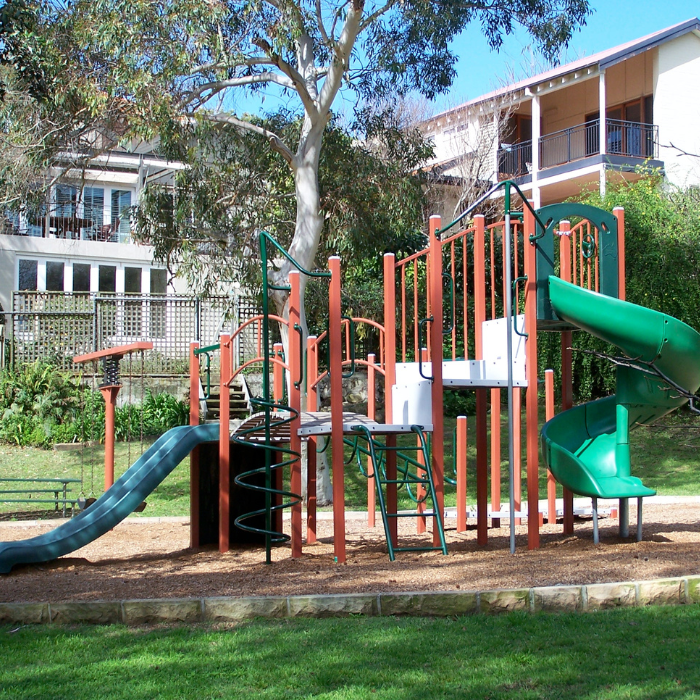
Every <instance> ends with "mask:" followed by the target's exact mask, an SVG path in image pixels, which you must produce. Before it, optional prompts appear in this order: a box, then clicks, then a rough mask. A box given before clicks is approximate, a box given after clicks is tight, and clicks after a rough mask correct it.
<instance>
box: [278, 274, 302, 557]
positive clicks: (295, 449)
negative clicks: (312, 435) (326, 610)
mask: <svg viewBox="0 0 700 700" xmlns="http://www.w3.org/2000/svg"><path fill="white" fill-rule="evenodd" d="M289 285H290V287H291V291H290V293H289V336H288V337H289V407H290V409H291V414H292V420H291V422H290V424H289V434H290V437H289V449H290V450H291V452H292V458H293V461H292V463H291V465H290V467H289V487H290V488H289V490H290V491H291V492H292V493H293V494H296V495H298V496H299V501H298V503H295V504H294V505H293V506H292V508H291V511H292V513H291V518H292V557H293V558H296V557H300V556H301V438H300V437H299V428H300V427H301V382H302V380H303V374H304V369H303V367H302V361H303V357H302V356H303V345H302V343H303V339H304V336H303V333H302V329H301V322H300V321H301V298H300V279H299V271H298V270H291V271H290V273H289ZM278 472H281V470H278ZM281 478H282V476H281V473H280V480H281ZM295 500H296V499H295Z"/></svg>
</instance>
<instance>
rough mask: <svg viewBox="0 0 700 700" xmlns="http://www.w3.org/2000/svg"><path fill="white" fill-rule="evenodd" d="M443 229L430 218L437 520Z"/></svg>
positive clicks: (441, 492) (440, 503) (438, 503)
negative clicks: (440, 232)
mask: <svg viewBox="0 0 700 700" xmlns="http://www.w3.org/2000/svg"><path fill="white" fill-rule="evenodd" d="M439 228H440V217H439V216H431V217H430V234H429V235H430V291H429V294H428V299H429V300H430V309H431V315H432V318H433V322H432V323H431V324H430V357H431V359H432V365H431V366H432V376H433V382H432V387H431V398H432V402H433V443H432V448H433V449H432V469H433V483H434V484H435V493H434V494H433V498H434V505H435V512H436V515H435V516H434V517H435V518H437V517H438V515H437V514H438V513H439V514H440V516H442V515H443V514H444V512H445V436H444V415H443V386H442V243H441V241H440V239H439V238H438V237H437V235H436V232H437V231H438V229H439ZM433 546H435V547H439V546H440V531H439V528H438V527H437V525H436V524H435V523H434V524H433Z"/></svg>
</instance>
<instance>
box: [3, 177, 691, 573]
mask: <svg viewBox="0 0 700 700" xmlns="http://www.w3.org/2000/svg"><path fill="white" fill-rule="evenodd" d="M498 187H504V188H505V211H506V215H505V217H504V220H503V221H501V222H497V223H493V224H487V223H486V221H485V219H484V217H483V216H481V215H475V216H473V218H472V219H471V223H470V225H468V226H467V227H464V228H459V227H458V225H459V224H461V223H462V221H465V220H467V217H468V216H470V215H471V213H472V211H473V210H474V208H475V207H476V206H478V204H479V203H480V202H477V203H475V205H474V206H472V207H470V209H469V210H467V211H466V212H465V213H464V214H463V215H462V216H461V217H460V218H459V219H457V220H456V221H454V222H452V223H451V224H449V225H448V226H446V227H444V228H441V221H440V219H439V217H431V220H430V231H429V240H430V245H429V247H428V248H427V249H426V250H423V251H420V252H418V253H415V254H413V255H411V256H408V257H407V258H405V259H403V260H398V261H397V260H396V259H395V256H394V255H393V254H387V255H385V256H384V319H383V323H379V322H378V321H376V320H372V319H364V318H347V317H344V316H343V315H342V308H341V277H340V259H339V258H337V257H332V258H330V260H329V270H328V271H327V272H311V271H308V270H304V269H303V268H301V267H300V266H299V265H298V264H297V263H296V261H294V260H293V259H292V258H290V257H289V256H288V255H287V253H286V252H285V251H284V250H283V249H282V248H280V247H279V246H278V245H277V244H276V243H275V242H274V241H273V239H272V238H270V237H269V236H268V235H267V234H264V233H263V234H261V237H260V241H261V253H262V262H263V313H262V314H261V315H260V316H256V317H253V318H250V319H248V320H247V321H246V322H245V324H243V325H242V326H240V327H239V328H238V329H236V330H234V331H233V333H231V334H228V333H226V334H222V335H221V338H220V343H219V344H217V345H213V346H209V347H205V348H199V347H198V344H197V343H192V345H191V349H190V396H192V397H195V396H200V385H203V384H205V382H203V381H202V379H201V367H200V360H201V357H202V356H203V355H204V356H205V357H206V359H207V362H206V365H205V373H206V372H207V371H208V370H209V368H210V367H211V362H210V361H211V356H212V355H215V354H218V365H219V374H220V378H219V388H220V418H219V421H218V424H211V423H210V424H205V425H200V413H199V411H200V406H199V402H198V401H196V400H192V401H191V402H190V423H191V425H190V426H189V427H183V428H177V429H175V430H174V431H170V432H169V433H166V434H165V435H164V436H162V437H161V438H160V439H159V440H158V441H157V442H156V443H155V444H154V445H153V446H152V447H151V448H149V450H147V451H146V452H145V453H144V454H143V455H142V457H141V458H140V459H139V460H138V461H137V462H136V463H135V464H134V465H133V466H132V467H131V468H130V469H129V470H128V471H127V472H126V473H125V474H124V475H123V476H122V477H121V478H120V479H119V480H118V481H117V482H116V483H115V484H114V486H113V487H112V488H111V489H108V490H107V492H106V493H105V494H104V495H103V496H102V497H101V498H100V499H98V501H97V502H96V503H95V504H94V505H93V506H92V507H91V508H90V509H88V510H87V511H85V512H82V513H80V514H79V515H78V516H76V517H75V518H74V519H73V520H72V521H71V522H69V523H67V524H65V525H63V526H61V527H59V528H57V530H55V531H53V532H52V533H49V534H48V535H42V536H40V537H39V538H34V539H33V540H27V541H24V542H19V543H18V542H15V543H6V544H4V545H0V572H7V571H9V570H10V568H11V567H12V566H13V565H14V564H15V563H19V562H28V561H45V560H47V559H48V558H54V557H56V556H60V555H61V554H65V553H67V552H70V551H73V550H74V549H75V548H76V547H78V546H82V544H85V542H86V541H90V539H94V538H95V537H97V536H99V535H100V534H103V533H104V532H106V531H107V530H108V529H109V528H111V527H113V526H114V525H115V524H116V522H118V521H119V520H121V519H122V518H123V517H126V515H128V513H129V512H131V511H130V510H129V509H132V510H133V508H134V507H135V506H136V505H137V504H138V503H140V502H141V500H142V499H143V498H145V496H146V495H147V493H149V492H150V490H152V489H153V488H155V486H156V485H157V484H158V483H160V481H162V479H163V478H165V476H167V474H168V473H170V471H172V469H174V467H175V466H176V465H177V464H178V463H179V461H180V460H181V459H182V458H183V457H185V456H186V455H187V454H191V481H190V484H191V497H190V503H191V518H190V528H191V530H190V538H191V544H192V546H194V547H198V546H201V545H203V544H208V543H216V544H218V547H219V550H220V551H222V552H224V551H227V550H228V549H229V548H230V546H231V544H232V543H233V542H235V541H241V540H240V539H239V538H238V535H239V534H240V533H241V532H244V533H248V534H249V535H250V536H251V537H253V539H256V540H257V541H258V542H260V543H263V542H264V544H265V548H266V557H267V561H268V562H269V561H271V556H270V551H271V547H272V546H273V545H274V544H276V543H279V542H283V541H287V540H289V541H290V543H291V555H292V557H299V556H301V555H302V550H303V542H304V539H305V540H306V543H307V544H310V543H313V542H314V541H315V539H316V515H317V514H316V499H315V481H316V458H317V454H318V452H319V451H324V450H325V449H327V448H328V447H330V453H331V463H332V477H333V501H334V503H333V529H334V556H335V560H336V561H337V562H338V563H342V562H344V561H345V560H346V539H345V501H344V496H345V491H344V488H345V477H344V475H345V469H346V466H347V465H346V457H345V451H346V447H347V448H348V449H349V450H350V451H351V452H352V455H353V457H352V458H354V459H355V460H356V461H357V463H358V465H359V467H360V469H361V471H362V472H363V473H364V474H365V475H366V476H367V480H368V524H369V525H370V526H373V525H374V514H375V509H376V506H377V504H378V505H379V509H380V513H381V516H382V521H383V525H384V529H385V534H386V538H387V545H388V550H389V556H390V558H392V559H393V558H394V556H395V554H396V553H397V552H400V551H402V550H403V549H409V550H415V549H419V550H437V551H442V552H443V553H446V544H445V537H444V526H443V518H444V513H445V502H444V494H445V487H446V484H453V485H455V486H456V491H457V507H456V515H457V530H458V531H464V530H466V528H467V519H468V517H475V518H476V524H477V541H478V543H479V544H481V545H484V544H486V543H487V541H488V521H489V519H491V520H492V521H493V524H494V525H499V524H500V521H501V520H502V519H506V518H507V519H508V520H509V521H510V525H511V528H510V529H511V550H514V542H515V540H514V530H515V528H514V526H515V525H516V524H519V523H520V521H522V520H526V521H527V540H528V547H529V548H530V549H534V548H537V547H538V546H539V530H540V526H541V525H542V523H543V521H544V517H546V518H547V521H548V523H555V522H556V521H557V518H558V517H559V516H562V517H563V528H564V532H566V533H571V532H572V531H573V522H574V510H573V494H574V493H577V494H579V495H584V496H589V497H591V498H592V499H593V515H594V537H595V539H596V540H597V499H598V498H614V499H620V504H619V509H618V515H619V518H620V534H621V535H622V536H627V535H628V530H629V525H628V505H627V504H628V499H629V498H638V499H639V504H640V506H639V511H638V512H639V517H638V528H637V535H638V538H639V537H641V499H642V498H643V497H644V496H647V495H652V494H653V493H654V492H653V491H652V490H651V489H648V488H646V487H645V486H644V485H643V484H642V483H641V481H640V480H639V479H636V478H634V477H632V476H631V473H630V460H629V441H628V437H629V430H630V429H631V428H633V427H634V426H635V425H637V424H644V423H649V422H651V421H652V420H655V419H656V418H658V417H660V416H661V415H664V414H665V413H668V412H669V411H671V410H673V409H674V408H677V407H678V406H680V405H682V404H683V403H684V402H685V399H684V398H683V397H682V396H680V395H678V394H677V393H674V391H673V388H672V387H673V384H674V383H675V385H676V386H677V387H682V388H683V389H684V390H685V391H687V392H690V393H693V392H695V391H696V390H697V388H698V386H700V365H699V364H698V363H697V361H696V358H697V355H698V351H700V335H698V334H697V333H696V332H695V331H694V330H693V329H691V328H689V327H688V326H686V325H685V324H683V323H681V322H679V321H676V320H675V319H670V318H669V317H667V316H665V315H663V314H660V313H657V312H654V311H650V310H648V309H642V308H641V307H638V306H635V305H633V304H629V303H627V302H625V301H624V298H625V284H624V280H625V267H624V212H623V211H622V210H621V209H616V210H615V212H614V214H613V215H611V214H609V213H608V212H605V211H602V210H599V209H595V208H593V207H590V206H586V205H580V204H558V205H553V206H549V207H543V208H541V209H539V210H537V211H534V210H533V209H532V207H531V206H530V204H529V203H528V202H527V201H524V207H523V210H522V211H511V188H513V189H515V190H517V185H515V183H511V182H508V181H506V182H504V183H500V184H499V186H498ZM491 194H493V193H492V192H490V193H487V195H486V196H490V195H491ZM572 221H573V222H574V223H573V225H572V224H571V222H572ZM453 229H457V230H455V231H454V232H451V231H452V230H453ZM269 246H273V247H274V248H276V252H277V253H279V254H281V255H283V256H285V257H286V258H287V259H288V261H289V262H290V263H291V265H292V266H293V267H294V269H293V270H292V271H291V272H290V274H289V286H288V287H280V286H277V287H275V286H273V285H271V284H270V283H269V281H268V277H267V274H266V271H267V265H268V247H269ZM301 275H307V276H308V277H310V278H316V279H317V280H319V281H320V282H322V283H324V284H328V300H329V307H328V328H327V330H325V331H323V332H321V333H319V334H318V335H316V336H314V335H312V336H309V337H308V338H306V340H305V341H304V336H303V333H302V330H301V323H300V321H301V318H300V313H301V312H300V310H301V300H300V288H301V284H300V276H301ZM271 292H275V293H278V294H280V293H281V294H285V295H288V302H287V308H288V317H287V318H282V317H279V316H276V315H274V314H271V313H270V312H269V298H270V293H271ZM445 297H447V299H448V301H447V303H445ZM629 319H631V320H629ZM271 324H279V325H280V326H284V327H285V330H286V335H287V339H288V343H287V352H286V353H285V352H284V351H283V350H282V348H281V346H280V345H275V347H274V348H272V352H270V349H271V335H270V332H271ZM359 324H365V325H366V326H367V327H371V328H372V329H373V331H374V332H375V333H377V336H378V347H379V352H378V355H374V354H370V355H369V356H368V357H367V358H366V359H364V358H356V357H355V351H354V345H355V343H354V340H355V335H356V331H355V329H356V327H357V326H358V325H359ZM251 325H256V326H257V330H256V334H255V335H256V337H257V338H258V339H259V343H258V355H257V357H255V358H252V359H250V360H249V361H247V362H246V363H245V364H243V365H240V366H237V367H234V365H233V354H232V349H233V347H234V346H235V340H236V336H237V335H238V334H240V333H241V332H243V331H244V329H246V328H248V327H249V326H251ZM576 328H582V329H583V330H586V331H588V332H590V333H593V334H594V335H597V336H599V337H601V338H603V339H605V340H608V341H609V342H611V343H613V344H615V345H617V346H618V347H620V348H621V349H622V350H623V352H624V353H626V355H627V356H628V357H629V358H630V363H631V364H632V366H631V367H625V368H619V369H618V380H617V384H618V386H617V389H618V391H617V394H616V396H612V397H608V398H606V399H602V400H599V401H596V402H591V403H589V404H584V405H583V406H577V407H576V408H573V406H572V403H573V402H572V393H573V387H572V373H571V367H572V355H571V333H572V331H573V330H574V329H576ZM545 330H546V331H551V332H558V333H561V348H562V386H561V396H562V406H561V408H562V411H561V412H560V413H559V414H558V415H556V416H555V415H554V410H553V398H554V391H553V382H552V381H551V379H552V374H551V372H548V373H546V382H545V394H546V405H547V418H548V422H547V423H546V424H545V426H544V428H542V430H541V431H540V425H539V424H538V420H539V417H538V415H539V402H540V400H541V399H540V397H539V396H538V393H539V392H538V363H537V359H538V356H537V332H538V331H545ZM110 352H112V353H114V349H113V350H112V351H110ZM635 362H638V363H639V364H638V365H635V364H634V363H635ZM253 365H262V384H263V386H262V396H261V397H258V398H252V399H251V400H252V404H253V406H254V407H255V409H256V413H255V414H254V415H253V416H252V417H251V418H250V419H248V420H247V421H245V422H243V424H242V425H240V426H238V427H236V428H235V429H232V426H231V423H230V420H229V410H228V406H229V402H228V400H227V397H228V393H229V388H230V386H231V384H232V382H233V380H234V379H235V378H236V376H237V375H238V374H240V373H241V372H243V371H245V370H246V369H247V368H248V367H250V366H253ZM358 366H362V367H364V368H365V370H366V372H367V377H368V409H367V415H364V416H359V415H356V414H348V413H344V412H343V403H342V379H343V376H344V373H345V375H346V376H347V375H350V374H351V373H353V372H354V371H355V370H356V368H357V367H358ZM656 369H658V370H660V372H661V374H659V373H657V372H656ZM377 378H383V381H384V386H385V401H384V404H385V405H384V409H385V410H384V415H385V418H384V422H378V421H377V420H376V417H377V406H376V401H375V396H374V387H375V380H376V379H377ZM210 380H211V377H210V376H207V378H206V385H207V386H208V385H209V384H210ZM669 380H670V382H671V384H669ZM322 381H328V382H329V383H330V411H329V412H319V411H318V410H317V409H318V406H319V388H320V385H321V382H322ZM304 383H305V388H306V395H307V408H308V410H305V411H302V387H303V386H304ZM446 389H450V390H456V389H457V390H460V391H474V392H475V394H476V436H475V438H474V439H475V446H476V511H475V512H470V511H468V508H467V483H466V451H467V434H466V420H463V419H458V422H457V426H458V427H457V437H456V447H455V450H456V455H457V458H456V467H455V478H454V479H450V478H449V477H448V475H447V474H446V471H445V464H444V454H445V451H444V444H443V437H442V436H443V432H444V421H443V392H444V391H445V390H446ZM503 391H506V392H507V407H508V433H509V435H508V445H509V450H508V465H509V470H508V478H509V488H510V494H509V503H508V505H507V506H505V505H502V504H501V481H502V455H501V411H502V401H501V398H502V392H503ZM523 391H524V392H525V396H524V403H525V424H524V425H523V424H522V421H521V407H522V404H523ZM206 393H207V392H206V391H205V392H204V394H205V399H206ZM489 423H490V429H491V440H490V446H489V440H488V430H489ZM540 432H541V440H542V451H543V458H544V462H545V465H546V466H547V467H548V468H549V469H550V472H549V476H548V484H547V504H546V507H545V508H544V511H543V512H540V493H539V484H538V479H539V474H540V464H539V450H540ZM399 436H404V437H403V438H401V440H398V438H399ZM523 438H524V441H525V462H524V464H523V463H521V443H522V440H523ZM303 440H306V441H308V449H307V473H308V476H307V484H308V493H309V497H308V501H307V507H306V527H305V528H304V523H303V511H302V499H301V479H302V463H301V461H302V458H301V455H302V450H301V443H302V441H303ZM399 442H400V443H401V444H398V443H399ZM489 448H490V449H489ZM207 455H208V456H207ZM352 458H351V459H352ZM523 471H524V474H525V498H524V499H523V493H522V486H521V481H522V475H523ZM285 477H286V481H287V483H288V486H286V485H285ZM489 480H490V493H489ZM555 480H558V481H559V482H560V483H561V484H562V485H563V487H564V491H563V509H562V510H561V512H558V511H557V508H556V481H555ZM399 488H406V489H407V491H409V492H410V493H411V494H412V498H413V500H414V501H415V503H416V508H415V511H413V512H411V513H407V512H398V511H397V491H398V489H399ZM489 501H490V507H489ZM286 508H288V509H289V510H290V511H291V515H290V518H291V525H290V530H289V534H287V533H285V532H284V531H283V527H282V513H283V510H284V509H286ZM405 517H413V518H415V521H416V523H417V531H418V532H419V533H421V532H425V531H426V529H427V523H428V521H429V520H430V521H432V541H431V542H428V543H426V544H425V546H422V547H419V548H416V547H406V548H403V547H400V546H399V543H398V536H397V535H398V532H397V521H398V518H405ZM304 529H305V533H304ZM304 534H305V538H304ZM86 538H87V539H86Z"/></svg>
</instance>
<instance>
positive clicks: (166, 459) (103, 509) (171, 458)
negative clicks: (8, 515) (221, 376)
mask: <svg viewBox="0 0 700 700" xmlns="http://www.w3.org/2000/svg"><path fill="white" fill-rule="evenodd" d="M218 439H219V425H218V424H209V425H196V426H181V427H179V428H173V429H172V430H169V431H168V432H167V433H165V434H164V435H161V437H159V438H158V439H157V440H156V441H155V442H154V443H153V445H151V447H149V448H148V449H147V450H146V451H145V452H144V453H143V454H142V455H141V457H140V458H139V459H138V460H137V461H136V462H134V464H133V465H132V466H131V467H129V469H127V471H125V472H124V474H122V476H121V477H120V478H119V479H117V481H116V482H115V483H114V485H113V486H112V487H111V488H109V489H108V490H107V491H105V492H104V493H103V494H102V496H100V497H99V498H98V499H97V500H96V501H95V503H93V504H92V505H91V506H90V507H89V508H88V509H87V510H84V511H81V512H80V513H78V515H76V516H75V517H74V518H71V519H70V520H69V521H68V522H66V523H64V524H63V525H61V526H59V527H57V528H56V529H55V530H51V532H47V533H46V534H44V535H38V536H37V537H32V538H30V539H28V540H18V541H17V542H0V574H7V573H9V572H10V570H11V569H12V567H13V566H15V565H16V564H37V563H40V562H45V561H51V560H52V559H56V558H57V557H60V556H63V555H64V554H69V553H70V552H74V551H75V550H76V549H79V548H80V547H83V546H85V545H86V544H88V542H92V541H93V540H96V539H97V538H98V537H100V536H102V535H104V534H105V533H106V532H109V530H111V529H112V528H113V527H114V526H115V525H117V524H118V523H119V522H121V521H122V520H124V518H126V516H127V515H129V514H130V513H132V512H133V511H134V510H135V509H136V508H137V507H138V506H139V504H140V503H141V502H142V501H143V499H144V498H146V497H147V496H148V494H150V493H151V492H152V491H153V489H155V488H156V486H158V484H160V483H161V482H162V481H163V479H165V477H166V476H168V474H170V472H172V470H173V469H175V467H176V466H177V465H178V464H179V463H180V462H181V461H182V460H183V459H184V458H185V457H187V455H188V454H189V453H190V452H191V451H192V450H193V449H194V448H195V447H196V446H197V445H199V444H201V443H203V442H215V441H218Z"/></svg>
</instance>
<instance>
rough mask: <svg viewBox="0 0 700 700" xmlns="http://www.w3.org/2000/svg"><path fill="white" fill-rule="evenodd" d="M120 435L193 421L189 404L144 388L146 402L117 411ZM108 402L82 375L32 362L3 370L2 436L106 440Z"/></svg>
mask: <svg viewBox="0 0 700 700" xmlns="http://www.w3.org/2000/svg"><path fill="white" fill-rule="evenodd" d="M114 420H115V435H116V439H117V440H126V439H128V438H131V439H138V438H139V437H140V436H141V435H142V434H143V435H148V436H153V435H161V434H163V433H164V432H166V431H167V430H170V428H173V427H175V426H177V425H186V424H187V422H188V420H189V405H188V404H187V403H186V402H184V401H178V400H177V399H176V398H175V397H174V396H171V395H170V394H153V393H152V392H150V391H146V394H145V396H144V400H143V406H140V405H138V404H127V405H126V406H123V407H118V408H117V409H116V410H115V416H114ZM104 435H105V403H104V399H103V397H102V394H101V393H100V392H99V391H96V390H92V389H90V388H89V387H87V386H86V385H85V384H83V383H82V381H81V377H80V376H75V375H72V374H70V373H68V372H62V371H60V370H58V369H57V368H56V367H55V366H54V365H52V364H50V363H47V362H41V361H38V362H34V363H32V364H27V365H24V366H22V367H20V368H19V369H17V370H11V369H8V370H4V371H3V372H0V441H2V442H9V443H12V444H15V445H20V446H26V445H31V446H35V447H50V446H51V445H53V444H55V443H57V442H86V441H93V440H95V441H104Z"/></svg>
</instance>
